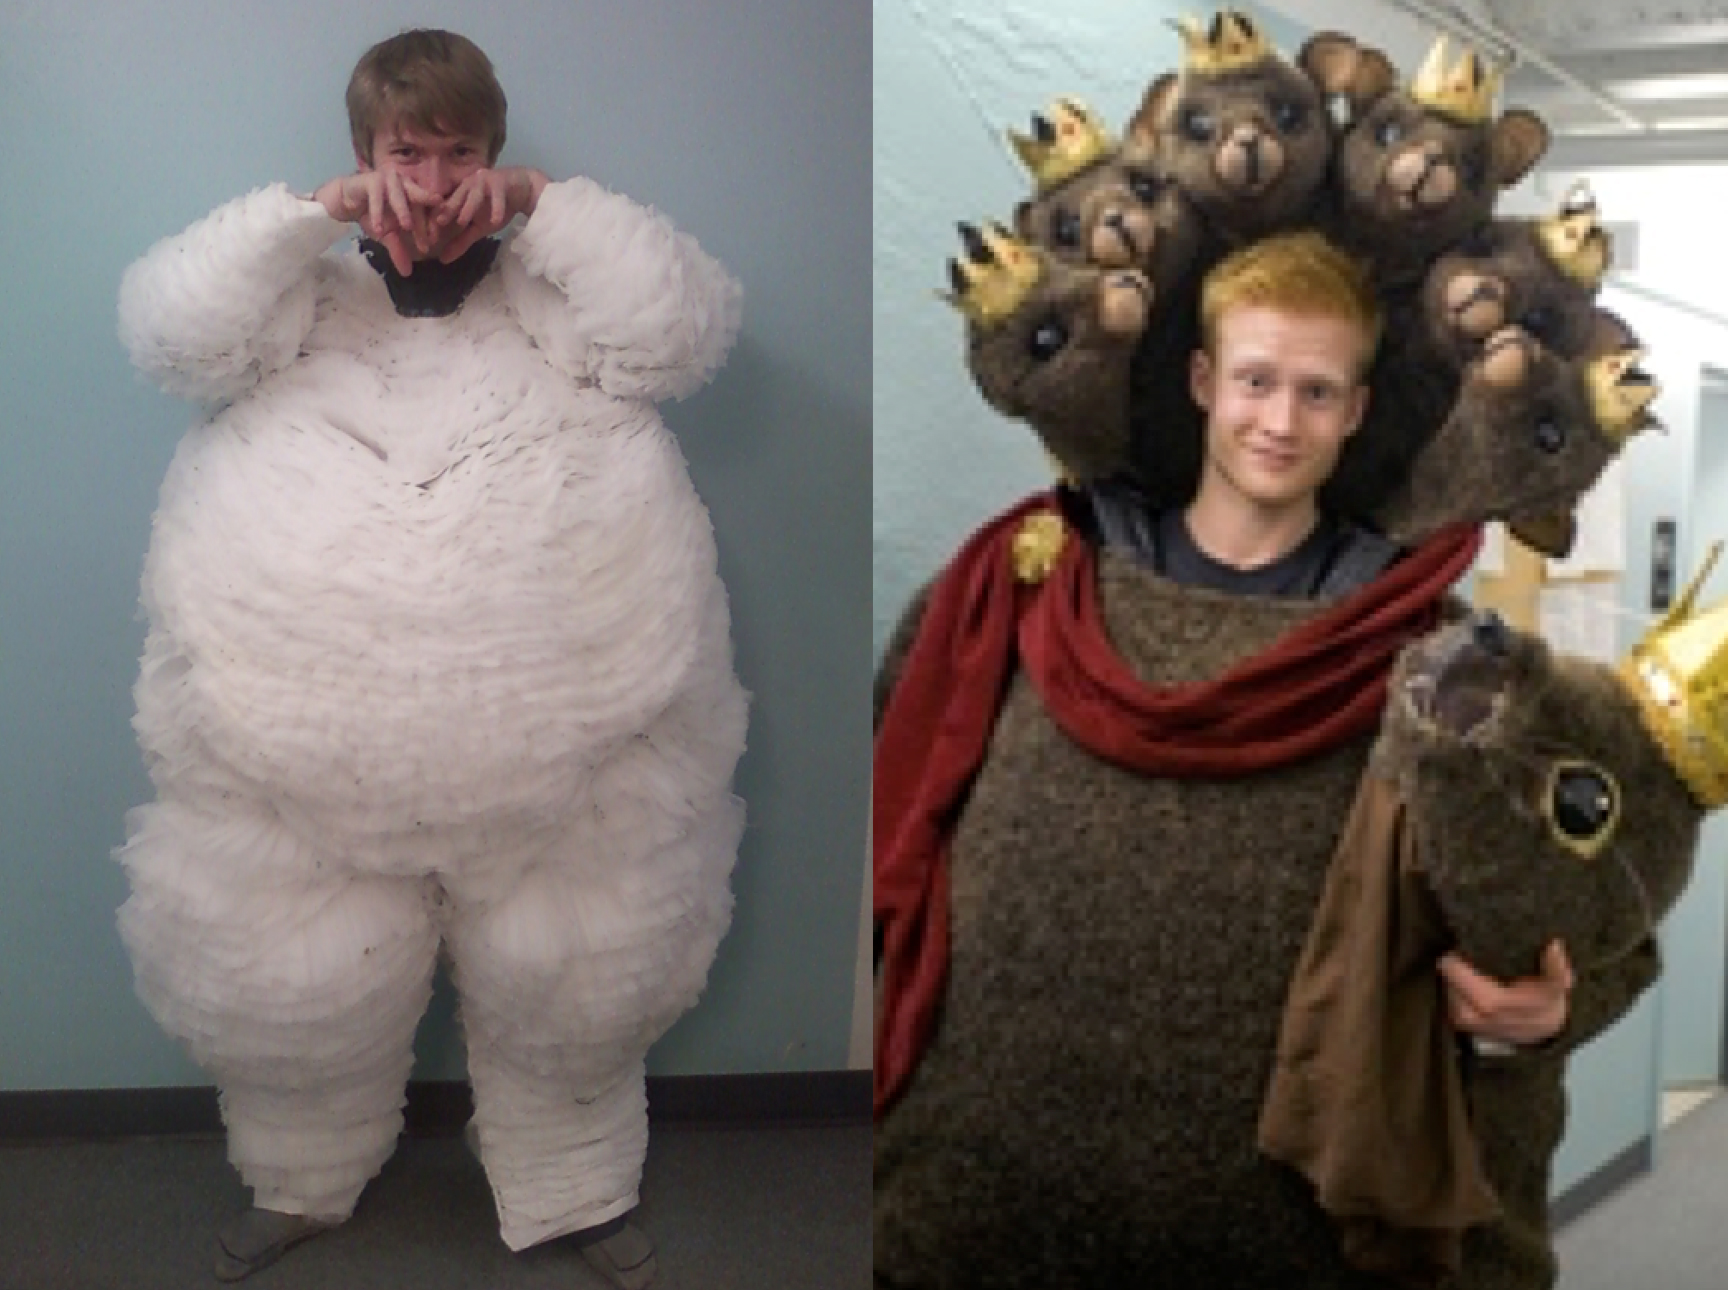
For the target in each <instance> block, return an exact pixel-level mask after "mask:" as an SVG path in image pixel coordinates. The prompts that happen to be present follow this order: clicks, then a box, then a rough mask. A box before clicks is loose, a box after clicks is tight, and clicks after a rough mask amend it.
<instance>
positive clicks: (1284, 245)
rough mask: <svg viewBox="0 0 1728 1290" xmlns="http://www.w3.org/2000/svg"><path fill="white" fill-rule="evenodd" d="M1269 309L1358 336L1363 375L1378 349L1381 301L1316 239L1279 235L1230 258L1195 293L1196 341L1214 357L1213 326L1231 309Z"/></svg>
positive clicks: (1363, 272) (1355, 267) (1361, 276)
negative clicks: (1334, 322)
mask: <svg viewBox="0 0 1728 1290" xmlns="http://www.w3.org/2000/svg"><path fill="white" fill-rule="evenodd" d="M1254 306H1262V307H1269V308H1273V309H1278V310H1281V311H1284V312H1287V313H1293V314H1308V315H1314V316H1318V317H1322V318H1339V319H1342V320H1343V321H1345V322H1348V323H1353V324H1355V325H1356V327H1357V328H1358V329H1359V330H1360V331H1361V333H1362V341H1363V345H1362V364H1361V367H1362V371H1364V372H1366V371H1367V368H1368V365H1369V363H1370V362H1371V361H1372V360H1373V357H1374V351H1375V349H1376V348H1377V347H1378V346H1379V344H1380V327H1381V312H1380V300H1379V297H1378V296H1376V295H1375V293H1374V287H1373V285H1372V284H1371V283H1370V282H1369V280H1368V271H1367V269H1366V268H1364V267H1363V265H1362V264H1360V263H1359V262H1358V261H1356V260H1353V259H1351V258H1350V257H1349V256H1348V255H1346V254H1344V252H1342V251H1340V250H1339V249H1338V248H1337V247H1335V246H1333V245H1332V243H1330V242H1328V241H1327V240H1326V239H1325V238H1324V237H1322V236H1321V235H1320V234H1318V233H1315V232H1312V231H1303V232H1297V233H1278V234H1275V235H1273V236H1271V237H1266V238H1262V239H1261V240H1260V241H1258V242H1253V243H1250V244H1249V245H1248V246H1245V247H1243V248H1242V249H1240V250H1238V251H1235V252H1232V253H1231V254H1230V255H1228V256H1226V257H1225V258H1224V259H1223V260H1221V261H1219V262H1218V264H1217V265H1215V266H1214V267H1213V268H1212V270H1211V272H1209V273H1208V274H1207V275H1206V280H1205V282H1204V283H1203V284H1202V286H1201V288H1200V335H1201V341H1202V343H1203V344H1204V345H1205V347H1206V352H1207V353H1209V354H1214V355H1216V353H1217V341H1218V320H1219V319H1220V318H1221V317H1223V316H1224V314H1225V313H1227V312H1228V311H1229V310H1231V309H1242V308H1251V307H1254Z"/></svg>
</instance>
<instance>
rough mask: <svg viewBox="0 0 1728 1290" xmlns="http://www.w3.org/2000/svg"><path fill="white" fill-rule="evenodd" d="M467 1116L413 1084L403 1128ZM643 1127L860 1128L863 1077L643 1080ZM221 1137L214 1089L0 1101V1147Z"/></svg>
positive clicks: (450, 1085) (56, 1094) (463, 1096)
mask: <svg viewBox="0 0 1728 1290" xmlns="http://www.w3.org/2000/svg"><path fill="white" fill-rule="evenodd" d="M473 1110H474V1100H473V1096H472V1094H471V1093H470V1091H469V1088H468V1084H467V1082H466V1081H465V1080H437V1081H413V1082H410V1083H409V1085H408V1102H407V1105H406V1107H404V1109H403V1120H404V1122H405V1125H406V1129H407V1132H409V1133H411V1134H414V1135H416V1136H424V1137H435V1136H438V1135H440V1134H445V1133H457V1132H460V1131H461V1128H462V1126H463V1125H464V1124H466V1123H467V1122H468V1117H469V1116H470V1115H471V1114H472V1113H473ZM648 1118H649V1121H650V1122H651V1123H654V1124H680V1125H713V1126H718V1127H728V1126H730V1127H763V1126H768V1125H789V1124H868V1123H869V1122H870V1072H869V1071H867V1070H861V1071H790V1072H778V1071H777V1072H772V1073H763V1074H753V1075H650V1076H649V1077H648ZM220 1132H222V1116H221V1112H220V1111H219V1110H218V1109H217V1106H216V1090H215V1089H214V1088H209V1087H198V1088H98V1089H42V1090H26V1091H19V1092H0V1143H3V1142H13V1143H18V1142H52V1141H64V1140H69V1139H75V1140H80V1141H88V1140H91V1139H99V1138H144V1137H166V1136H173V1135H179V1134H192V1133H220Z"/></svg>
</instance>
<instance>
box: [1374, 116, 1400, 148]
mask: <svg viewBox="0 0 1728 1290" xmlns="http://www.w3.org/2000/svg"><path fill="white" fill-rule="evenodd" d="M1403 137H1404V125H1403V123H1402V122H1401V121H1399V120H1398V118H1397V117H1395V116H1389V117H1387V118H1386V119H1385V120H1384V121H1382V122H1381V123H1380V126H1379V128H1378V129H1377V130H1375V131H1374V142H1375V143H1378V144H1379V145H1380V146H1381V147H1382V148H1390V147H1391V146H1392V145H1393V144H1395V143H1397V142H1398V140H1400V139H1402V138H1403Z"/></svg>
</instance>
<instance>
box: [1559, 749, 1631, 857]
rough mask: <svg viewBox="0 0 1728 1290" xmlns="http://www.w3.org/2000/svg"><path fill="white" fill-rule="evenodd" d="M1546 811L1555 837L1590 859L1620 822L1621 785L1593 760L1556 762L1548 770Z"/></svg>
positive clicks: (1570, 848)
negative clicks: (1590, 761)
mask: <svg viewBox="0 0 1728 1290" xmlns="http://www.w3.org/2000/svg"><path fill="white" fill-rule="evenodd" d="M1543 814H1544V815H1546V816H1547V817H1548V827H1549V830H1550V831H1551V832H1552V833H1553V835H1554V839H1555V841H1557V842H1559V843H1560V845H1561V846H1563V847H1565V848H1566V849H1567V850H1569V851H1573V852H1575V853H1577V854H1578V855H1580V856H1582V857H1584V858H1585V859H1588V858H1589V857H1591V856H1593V855H1595V854H1596V852H1597V851H1599V850H1601V849H1602V846H1603V844H1604V843H1606V842H1607V841H1608V839H1609V838H1610V837H1612V836H1613V833H1614V828H1615V826H1616V825H1617V824H1618V823H1619V822H1620V785H1619V784H1618V783H1616V782H1615V780H1614V777H1613V776H1612V775H1610V774H1608V772H1607V771H1605V770H1603V769H1602V768H1601V767H1599V766H1593V765H1591V764H1590V763H1589V762H1583V761H1560V762H1556V763H1555V764H1554V767H1553V769H1552V770H1550V771H1549V773H1548V792H1547V794H1546V798H1545V800H1544V802H1543Z"/></svg>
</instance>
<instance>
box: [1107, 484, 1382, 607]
mask: <svg viewBox="0 0 1728 1290" xmlns="http://www.w3.org/2000/svg"><path fill="white" fill-rule="evenodd" d="M1087 498H1088V500H1089V501H1090V502H1091V504H1092V514H1093V517H1094V519H1095V520H1096V521H1097V525H1098V535H1099V538H1100V540H1101V541H1102V542H1103V544H1104V545H1105V546H1108V547H1112V548H1115V549H1117V550H1120V551H1122V552H1124V553H1125V554H1127V555H1130V556H1132V557H1133V558H1134V559H1136V560H1138V561H1140V562H1141V563H1142V564H1145V565H1148V566H1149V567H1151V568H1152V569H1154V570H1155V571H1157V572H1158V573H1160V574H1162V575H1163V576H1164V577H1166V578H1169V579H1170V580H1171V581H1172V582H1177V583H1180V584H1181V585H1183V586H1185V587H1205V588H1208V589H1210V590H1213V591H1225V592H1229V593H1231V594H1233V595H1240V596H1271V597H1277V598H1292V599H1293V598H1301V599H1315V598H1317V597H1322V596H1336V595H1341V594H1343V593H1345V592H1348V591H1353V590H1355V589H1356V588H1357V587H1360V586H1363V585H1364V584H1366V583H1369V582H1372V581H1373V580H1374V579H1375V578H1376V577H1378V576H1379V575H1380V573H1381V572H1383V571H1384V570H1385V569H1386V568H1387V567H1388V566H1390V565H1391V564H1393V563H1394V562H1395V561H1396V560H1397V559H1398V557H1399V556H1401V555H1402V554H1403V549H1402V548H1401V547H1399V546H1398V544H1397V543H1395V542H1392V541H1389V540H1388V539H1386V538H1383V537H1381V536H1379V535H1378V534H1376V533H1370V532H1369V531H1368V530H1367V529H1364V528H1360V527H1358V526H1357V525H1355V524H1352V523H1350V522H1348V521H1346V520H1341V519H1337V518H1335V517H1331V516H1326V515H1322V516H1321V517H1320V522H1319V523H1318V524H1316V525H1315V526H1314V528H1313V530H1312V531H1311V532H1310V533H1309V534H1308V536H1307V537H1305V538H1303V539H1302V541H1301V542H1299V543H1297V545H1296V546H1295V548H1294V549H1292V550H1291V551H1289V552H1288V553H1286V554H1285V555H1282V556H1280V557H1279V558H1278V559H1276V560H1273V561H1272V562H1271V563H1269V564H1263V565H1260V566H1258V567H1257V568H1253V569H1238V568H1236V567H1235V566H1233V565H1228V564H1224V563H1222V562H1221V561H1218V560H1214V559H1213V558H1212V557H1211V556H1209V555H1207V554H1206V553H1205V552H1204V551H1202V550H1201V549H1200V548H1199V546H1198V545H1196V544H1195V542H1194V537H1193V535H1192V534H1191V533H1189V531H1188V524H1187V521H1186V520H1185V519H1184V517H1183V513H1182V512H1181V511H1180V510H1166V511H1156V510H1151V509H1149V508H1148V507H1147V506H1146V505H1145V502H1144V499H1143V498H1142V497H1141V495H1140V493H1139V491H1138V490H1137V489H1135V488H1134V486H1133V485H1132V484H1128V483H1124V482H1121V481H1117V480H1111V481H1107V482H1105V483H1101V484H1095V485H1093V486H1092V487H1091V488H1089V489H1088V490H1087Z"/></svg>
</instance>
